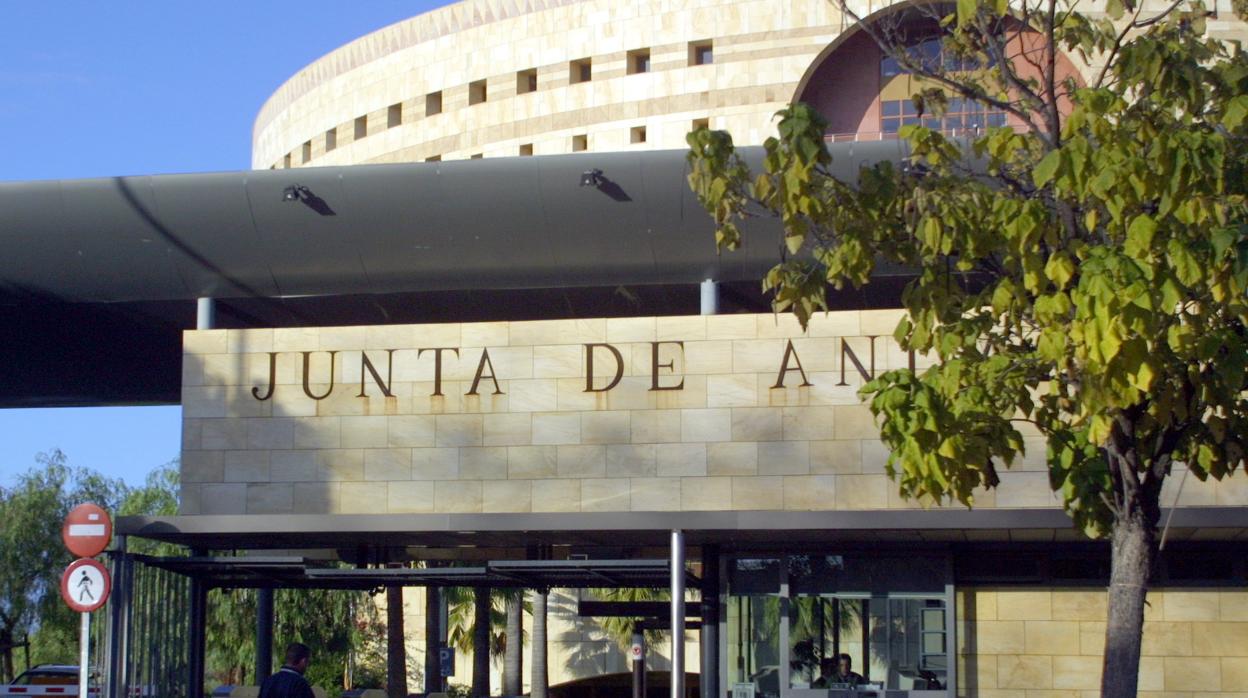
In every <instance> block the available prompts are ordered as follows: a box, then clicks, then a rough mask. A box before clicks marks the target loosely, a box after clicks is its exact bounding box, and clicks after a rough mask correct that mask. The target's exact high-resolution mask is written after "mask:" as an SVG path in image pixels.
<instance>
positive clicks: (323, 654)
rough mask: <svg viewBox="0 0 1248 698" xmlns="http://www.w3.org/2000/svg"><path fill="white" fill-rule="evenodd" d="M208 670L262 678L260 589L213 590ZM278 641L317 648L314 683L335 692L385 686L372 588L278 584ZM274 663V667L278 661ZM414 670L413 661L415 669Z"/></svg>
mask: <svg viewBox="0 0 1248 698" xmlns="http://www.w3.org/2000/svg"><path fill="white" fill-rule="evenodd" d="M208 613H209V615H208V628H207V636H208V637H207V647H206V657H205V660H206V666H207V672H206V673H207V675H208V677H209V678H210V680H211V681H214V682H216V683H218V684H234V685H239V684H241V685H254V684H255V683H256V680H255V679H256V646H255V641H256V592H255V590H254V589H216V590H213V591H212V592H211V593H210V594H209V599H208ZM273 615H274V623H273V641H274V647H275V648H277V649H279V650H280V649H281V648H284V647H285V646H286V644H287V643H289V642H302V643H304V644H305V645H307V646H308V647H310V648H312V663H311V665H310V666H309V667H308V672H307V674H306V676H307V679H308V682H309V683H311V684H312V685H314V686H320V687H322V688H324V689H325V691H326V692H327V693H328V694H330V695H336V694H338V693H340V692H341V691H342V690H343V689H349V688H384V687H385V683H386V672H385V667H386V646H385V637H386V628H385V624H384V623H383V622H382V621H381V618H380V613H379V612H378V610H377V606H376V604H374V603H373V601H372V599H371V598H370V597H369V595H368V594H367V593H366V592H359V591H340V590H330V589H278V590H276V591H275V592H274V594H273ZM274 668H276V667H274ZM414 671H415V669H414V667H412V666H409V667H408V672H409V674H411V675H413V676H416V675H418V673H412V672H414Z"/></svg>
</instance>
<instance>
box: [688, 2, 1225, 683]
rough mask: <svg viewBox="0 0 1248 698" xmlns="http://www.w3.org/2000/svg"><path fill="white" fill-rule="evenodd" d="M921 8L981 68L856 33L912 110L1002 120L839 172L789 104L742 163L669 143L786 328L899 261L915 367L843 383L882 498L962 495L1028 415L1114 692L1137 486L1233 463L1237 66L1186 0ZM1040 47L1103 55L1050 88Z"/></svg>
mask: <svg viewBox="0 0 1248 698" xmlns="http://www.w3.org/2000/svg"><path fill="white" fill-rule="evenodd" d="M1246 4H1248V3H1244V2H1237V3H1236V10H1237V12H1238V13H1239V14H1240V15H1241V17H1242V15H1243V11H1244V9H1245V8H1244V6H1245V5H1246ZM914 7H915V8H920V7H921V6H917V5H916V6H914ZM929 7H930V6H929ZM941 7H942V9H941V11H940V14H941V16H940V17H939V22H940V26H942V27H944V30H945V38H944V40H943V46H942V50H943V51H944V52H945V55H946V56H950V57H953V58H955V59H958V60H955V61H953V63H954V64H961V65H967V64H970V65H978V66H986V67H983V68H980V69H976V70H969V71H963V72H951V71H949V70H946V68H947V66H948V65H949V64H950V61H937V62H936V63H937V64H936V65H933V63H932V62H929V61H923V60H921V59H916V56H915V55H914V54H913V53H912V52H910V51H908V50H906V47H905V46H904V45H900V44H899V43H898V42H897V41H896V40H895V38H896V37H893V38H890V37H889V36H888V35H886V34H885V33H884V32H881V31H879V30H878V29H877V28H875V27H873V26H872V25H868V24H864V23H862V22H861V21H860V22H859V25H858V26H859V27H860V28H862V29H863V30H864V31H867V32H868V33H870V34H871V35H872V36H873V37H875V38H876V39H877V41H878V42H879V43H880V45H881V48H882V50H884V51H885V53H887V54H888V55H890V56H892V57H893V58H894V59H895V60H897V61H898V62H899V63H900V64H901V65H902V66H903V67H905V68H906V69H907V70H908V71H909V72H911V73H912V74H913V75H915V76H916V77H917V78H919V79H920V80H921V81H924V84H925V86H924V88H923V89H922V90H921V91H920V92H919V93H918V94H917V95H916V97H915V98H914V101H915V103H916V106H917V107H918V111H919V112H920V113H928V114H935V115H938V116H939V115H940V114H941V113H942V112H943V110H944V107H945V104H946V103H947V102H948V100H949V99H950V98H958V99H966V100H973V101H975V102H977V103H979V104H987V105H991V106H992V107H994V108H997V109H1001V110H1003V111H1005V112H1006V113H1008V114H1011V115H1013V117H1014V118H1015V119H1016V120H1017V121H1018V122H1019V123H1020V124H1023V125H1025V126H1026V129H1024V130H1021V132H1016V130H1015V129H1013V128H1010V127H1000V128H991V129H988V130H987V131H986V132H984V133H983V134H981V135H978V136H976V137H973V138H970V139H951V138H947V137H945V136H944V135H942V134H941V133H940V132H938V131H936V130H932V129H929V128H925V127H923V126H906V127H903V128H902V130H901V133H900V137H901V138H902V139H903V140H904V141H905V142H906V143H907V144H908V147H909V153H910V155H909V157H908V158H907V159H906V160H905V162H904V163H902V164H901V165H900V166H897V165H894V164H893V163H888V162H885V163H878V164H875V165H873V166H870V167H864V168H863V169H861V170H860V172H859V173H858V177H857V181H856V182H847V181H842V180H839V179H837V178H836V177H834V176H832V175H831V174H830V173H829V171H828V169H827V168H828V165H829V163H830V161H831V157H830V155H829V153H828V150H827V148H826V147H825V145H824V122H823V121H822V120H821V119H820V117H819V115H818V114H816V113H815V112H814V110H812V109H811V108H810V107H807V106H805V105H800V104H798V105H794V106H792V107H790V108H787V109H785V110H783V111H782V112H781V113H780V117H781V120H780V122H779V138H778V139H769V140H768V141H767V143H766V147H765V150H766V156H765V160H764V163H763V171H762V172H761V173H759V174H758V175H757V176H754V175H752V174H751V173H750V172H749V170H748V167H747V166H746V165H745V164H744V163H743V162H742V161H741V160H740V158H739V157H738V156H737V155H736V154H735V153H734V149H733V145H732V140H731V137H730V136H729V135H728V134H727V133H723V132H713V131H709V130H705V129H701V130H698V131H696V132H694V133H692V134H690V136H689V143H690V146H691V152H690V155H689V161H690V164H691V166H692V174H691V175H690V184H691V186H692V188H693V190H694V191H695V192H696V193H697V195H698V197H699V199H700V200H701V202H702V203H703V205H704V206H705V207H706V209H707V210H708V211H709V212H710V213H711V214H712V216H713V217H714V219H715V222H716V225H717V231H716V237H717V241H718V243H719V244H720V245H721V246H723V247H727V248H729V249H731V248H734V247H736V246H737V245H738V244H739V242H740V239H741V235H742V231H741V229H740V228H739V227H738V222H739V221H741V220H742V219H743V218H747V217H750V216H755V215H770V216H774V217H777V218H778V219H779V220H780V221H781V223H782V228H783V236H784V239H783V246H782V248H783V249H784V253H783V258H782V260H781V261H780V263H779V264H777V265H776V266H775V267H774V268H773V269H772V270H771V271H770V272H769V273H768V274H767V275H766V277H765V278H764V280H763V287H764V289H765V290H766V291H769V292H771V293H772V294H774V308H775V309H776V310H777V311H783V312H792V313H794V315H796V316H797V318H798V319H799V320H800V321H801V322H802V323H803V324H805V323H806V322H807V321H808V319H809V318H810V316H811V315H812V314H813V313H815V312H817V311H818V310H820V309H826V307H827V306H826V299H825V293H826V289H827V287H828V286H829V285H830V286H832V287H834V288H837V289H839V288H843V287H844V286H845V285H847V284H849V285H853V286H855V287H859V286H863V285H866V284H868V283H869V282H870V281H871V275H872V271H873V270H874V269H875V267H876V265H877V264H878V263H880V262H882V261H886V262H889V263H893V264H897V265H901V266H903V267H908V268H910V269H913V270H914V271H915V274H916V275H915V277H914V278H913V279H912V280H911V281H910V283H909V284H908V286H907V288H906V290H905V292H904V294H903V297H902V303H903V305H904V308H905V311H906V316H905V318H904V319H903V320H902V321H901V322H900V324H899V325H898V327H897V330H896V338H897V340H898V341H899V342H900V343H901V345H902V346H903V347H904V348H906V349H912V350H914V351H916V352H919V353H920V354H926V355H929V356H931V357H933V358H934V359H935V363H934V364H933V365H932V366H931V367H930V368H927V369H925V370H919V371H912V370H908V369H902V370H896V371H890V372H887V373H885V374H883V375H880V376H878V377H877V378H876V379H875V380H874V381H872V382H871V383H869V384H867V385H866V386H864V388H863V390H862V394H863V395H864V397H866V398H869V400H870V408H871V410H872V412H873V413H874V414H875V415H876V418H877V420H878V422H879V424H880V428H881V436H882V438H883V439H884V441H885V442H886V443H887V444H888V446H889V448H890V450H891V454H890V457H889V461H888V472H889V475H890V476H891V477H893V478H894V479H895V480H896V481H897V482H898V483H899V485H900V490H901V493H902V494H903V495H905V496H907V497H911V498H915V499H918V500H920V501H923V502H928V503H933V502H945V501H950V500H956V501H958V502H961V503H963V504H965V505H967V506H970V505H971V504H973V502H974V493H975V491H976V490H977V489H978V488H991V487H995V486H996V485H997V484H998V474H997V468H998V467H1000V465H1001V464H1005V465H1008V464H1010V463H1011V462H1012V461H1013V460H1014V458H1015V457H1016V456H1017V455H1018V454H1019V453H1021V452H1022V450H1023V439H1022V435H1021V433H1020V432H1019V429H1018V425H1019V424H1020V423H1021V422H1026V423H1028V424H1030V425H1031V426H1032V427H1033V428H1034V429H1036V430H1038V431H1039V432H1040V433H1041V434H1042V435H1043V436H1044V437H1045V438H1046V440H1047V452H1046V458H1047V463H1048V470H1049V480H1050V484H1051V486H1052V488H1053V490H1054V492H1055V493H1056V494H1057V495H1058V497H1059V498H1060V500H1061V501H1062V503H1063V505H1064V507H1065V509H1066V511H1067V512H1068V513H1069V514H1070V515H1071V517H1072V518H1073V519H1074V521H1075V524H1076V525H1077V526H1078V527H1079V528H1081V529H1082V530H1084V531H1085V532H1086V533H1087V534H1089V535H1090V536H1093V537H1108V538H1109V540H1110V542H1111V551H1112V552H1111V556H1112V573H1111V579H1110V587H1109V593H1108V606H1109V608H1108V622H1107V629H1106V645H1105V659H1104V668H1103V672H1102V693H1103V695H1106V696H1115V697H1118V696H1122V697H1125V696H1133V695H1135V689H1136V682H1137V676H1138V665H1139V655H1140V638H1141V631H1142V624H1143V609H1144V602H1145V596H1146V590H1147V585H1148V581H1149V575H1150V572H1151V571H1152V569H1153V567H1154V564H1155V560H1156V557H1157V551H1158V525H1159V520H1160V516H1161V493H1162V486H1163V484H1164V483H1165V481H1166V479H1167V478H1168V477H1169V476H1170V475H1171V473H1172V471H1174V469H1176V468H1178V469H1180V470H1186V471H1189V472H1190V473H1191V474H1192V475H1194V476H1195V477H1197V478H1199V479H1201V480H1204V479H1206V478H1210V477H1212V478H1216V479H1221V478H1224V477H1227V476H1228V475H1230V474H1231V473H1232V472H1233V471H1234V470H1236V469H1237V468H1239V467H1241V466H1242V465H1243V462H1244V453H1245V447H1246V445H1245V442H1244V439H1245V435H1246V434H1248V419H1246V417H1248V402H1246V401H1245V398H1244V390H1245V387H1246V386H1248V381H1246V377H1248V302H1246V295H1245V294H1246V292H1248V215H1246V214H1248V211H1246V208H1245V185H1246V183H1248V177H1245V174H1246V173H1245V163H1248V152H1246V148H1245V144H1246V142H1248V128H1246V125H1245V120H1246V118H1248V59H1246V58H1245V55H1244V54H1243V53H1242V52H1241V51H1240V49H1239V48H1238V46H1230V45H1226V44H1223V43H1221V42H1218V41H1214V40H1211V39H1209V38H1208V37H1207V36H1206V34H1205V19H1206V14H1207V13H1206V11H1205V9H1204V7H1203V6H1202V5H1200V4H1199V3H1195V2H1191V3H1189V2H1186V0H1179V2H1176V3H1175V4H1174V5H1173V6H1171V7H1169V8H1168V9H1167V10H1165V11H1164V12H1162V13H1161V14H1157V15H1151V14H1149V13H1145V12H1143V11H1142V9H1141V7H1140V6H1138V5H1135V4H1133V3H1130V2H1128V3H1126V4H1124V2H1123V0H1109V1H1108V2H1107V4H1106V12H1107V13H1108V17H1102V18H1092V17H1088V16H1085V15H1083V14H1081V13H1080V12H1079V11H1077V9H1076V8H1075V7H1074V5H1073V3H1069V4H1068V3H1066V2H1062V1H1061V0H1041V1H1040V2H1038V3H1035V2H1027V3H1020V4H1014V5H1011V6H1007V3H1005V2H1004V0H993V1H991V2H990V1H987V0H958V2H957V3H956V6H954V7H950V6H941ZM842 9H843V10H845V11H846V12H849V11H850V8H848V7H844V6H842ZM914 11H921V10H919V9H915V10H914ZM926 11H927V12H931V10H930V9H929V10H926ZM946 13H947V14H946ZM851 15H852V13H851ZM1020 28H1027V29H1029V30H1030V31H1032V32H1035V34H1036V35H1038V36H1039V38H1040V41H1039V42H1038V43H1036V44H1035V45H1034V46H1033V47H1032V50H1031V51H1029V52H1028V53H1027V54H1026V55H1020V54H1018V52H1017V51H1014V50H1012V48H1011V47H1012V46H1015V44H1014V43H1012V42H1013V41H1014V40H1015V39H1017V37H1018V33H1019V31H1020ZM1058 50H1063V51H1066V52H1068V53H1070V54H1073V55H1075V56H1076V57H1077V58H1078V59H1080V60H1082V61H1083V62H1084V63H1085V64H1087V65H1092V66H1104V68H1103V69H1098V70H1093V71H1091V72H1090V75H1088V76H1085V78H1086V83H1076V82H1075V81H1074V80H1073V79H1068V78H1064V77H1063V76H1062V75H1060V73H1059V70H1058V68H1057V65H1058V59H1057V56H1056V52H1057V51H1058ZM1023 64H1026V65H1029V66H1031V70H1030V71H1029V72H1028V71H1023V70H1021V69H1020V66H1021V65H1023Z"/></svg>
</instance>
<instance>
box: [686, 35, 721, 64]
mask: <svg viewBox="0 0 1248 698" xmlns="http://www.w3.org/2000/svg"><path fill="white" fill-rule="evenodd" d="M714 62H715V49H714V44H712V43H711V40H710V39H707V40H706V41H691V42H689V65H710V64H712V63H714Z"/></svg>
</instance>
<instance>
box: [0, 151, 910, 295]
mask: <svg viewBox="0 0 1248 698" xmlns="http://www.w3.org/2000/svg"><path fill="white" fill-rule="evenodd" d="M831 147H832V149H833V150H834V153H835V160H834V163H833V165H832V170H833V171H834V172H835V173H837V174H839V175H841V176H843V177H852V176H854V175H856V172H857V169H858V167H859V166H860V165H861V164H862V163H863V162H874V161H879V160H883V159H897V158H899V157H900V156H901V153H902V150H901V149H902V148H903V145H902V144H901V143H899V142H877V143H846V144H833V145H832V146H831ZM742 152H743V153H744V154H746V155H747V156H748V157H749V158H751V159H754V160H757V159H758V158H760V157H761V148H746V149H742ZM685 155H686V151H684V150H667V151H646V152H638V153H577V154H572V155H555V156H543V157H514V158H490V159H483V160H463V161H452V162H437V163H413V164H391V165H354V166H347V167H312V168H299V169H284V170H259V171H243V172H224V173H211V174H187V175H152V176H140V177H113V178H107V179H85V180H53V181H34V182H0V303H3V302H6V298H5V297H6V296H7V297H8V298H7V302H9V303H13V302H16V301H17V300H20V299H23V298H31V297H34V298H44V299H47V298H52V299H57V300H61V301H85V302H121V301H168V300H189V299H194V298H199V297H220V298H230V297H267V298H275V297H284V296H305V295H312V296H318V295H335V294H383V293H398V292H407V291H429V290H460V289H505V288H558V287H575V286H611V285H616V284H646V283H695V282H698V281H701V280H702V279H707V278H713V279H716V280H722V281H733V280H751V281H753V280H757V279H758V278H759V277H760V275H761V273H762V272H763V271H765V270H766V269H767V268H768V267H770V266H771V265H772V264H773V263H774V261H775V259H776V245H777V241H776V239H775V238H773V237H771V236H765V237H762V238H751V237H748V236H747V237H746V239H745V242H744V244H743V245H742V250H741V251H739V252H737V253H735V254H732V255H725V256H720V255H718V254H716V250H715V244H714V239H713V237H712V236H711V220H710V217H709V216H707V214H706V213H705V211H703V210H702V208H701V207H700V206H699V205H698V202H697V200H696V198H695V197H694V195H693V193H692V192H691V191H690V190H689V186H688V183H687V182H686V181H685V177H686V174H687V166H686V164H685ZM589 169H598V170H601V171H602V173H603V176H604V177H605V178H606V183H605V184H604V185H603V186H600V187H582V186H580V177H581V174H582V173H583V172H584V171H586V170H589ZM291 187H302V188H303V190H302V191H306V192H308V194H307V195H304V196H301V197H300V198H299V199H297V200H293V201H291V200H285V199H286V198H288V197H286V196H285V192H286V191H287V190H289V188H291ZM758 225H760V223H757V222H756V223H753V224H752V225H751V227H755V228H757V226H758ZM761 225H765V223H762V224H761ZM775 230H778V228H775Z"/></svg>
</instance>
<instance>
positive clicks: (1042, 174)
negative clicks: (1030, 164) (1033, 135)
mask: <svg viewBox="0 0 1248 698" xmlns="http://www.w3.org/2000/svg"><path fill="white" fill-rule="evenodd" d="M1061 163H1062V153H1061V151H1060V150H1052V151H1049V154H1048V155H1045V156H1044V157H1043V158H1042V159H1041V160H1040V162H1038V163H1036V166H1035V168H1034V169H1033V170H1032V171H1031V181H1032V182H1034V183H1035V185H1036V187H1038V188H1043V187H1044V186H1045V185H1046V184H1048V183H1049V182H1050V181H1052V180H1053V176H1054V175H1056V174H1057V168H1058V166H1059V165H1061Z"/></svg>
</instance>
